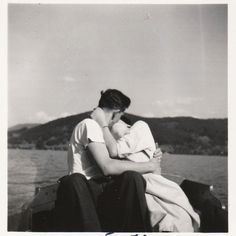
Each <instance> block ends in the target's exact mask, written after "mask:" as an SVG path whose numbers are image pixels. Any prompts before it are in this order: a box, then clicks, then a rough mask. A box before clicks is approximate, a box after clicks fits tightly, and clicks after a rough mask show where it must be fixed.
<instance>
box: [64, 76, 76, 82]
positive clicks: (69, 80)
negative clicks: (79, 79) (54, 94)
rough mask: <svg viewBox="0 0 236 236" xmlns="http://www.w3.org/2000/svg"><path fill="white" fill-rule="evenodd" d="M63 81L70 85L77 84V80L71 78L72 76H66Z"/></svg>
mask: <svg viewBox="0 0 236 236" xmlns="http://www.w3.org/2000/svg"><path fill="white" fill-rule="evenodd" d="M63 80H64V81H65V82H69V83H74V82H76V79H75V78H74V77H71V76H65V77H63Z"/></svg>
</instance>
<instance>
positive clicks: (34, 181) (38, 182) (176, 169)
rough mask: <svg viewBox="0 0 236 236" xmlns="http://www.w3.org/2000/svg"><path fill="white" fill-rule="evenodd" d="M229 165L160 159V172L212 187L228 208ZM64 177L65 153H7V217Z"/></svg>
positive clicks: (194, 158)
mask: <svg viewBox="0 0 236 236" xmlns="http://www.w3.org/2000/svg"><path fill="white" fill-rule="evenodd" d="M227 167H228V164H227V157H225V156H200V155H199V156H198V155H169V154H166V155H163V159H162V171H163V172H164V173H169V174H171V175H177V176H181V177H183V178H186V179H190V180H194V181H198V182H202V183H206V184H209V185H213V186H214V194H215V195H216V196H217V197H218V198H219V199H220V200H221V201H222V203H223V204H224V205H225V206H226V207H227V206H228V169H227ZM66 173H67V160H66V152H65V151H50V150H17V149H10V150H8V214H9V215H11V214H13V213H16V212H18V211H20V210H21V207H22V205H23V204H24V203H26V202H27V201H30V200H31V199H32V197H33V196H34V191H35V188H36V187H40V186H45V185H48V184H51V183H54V182H55V181H57V179H58V178H60V177H62V176H63V175H65V174H66Z"/></svg>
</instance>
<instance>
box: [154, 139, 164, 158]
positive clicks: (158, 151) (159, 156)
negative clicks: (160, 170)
mask: <svg viewBox="0 0 236 236" xmlns="http://www.w3.org/2000/svg"><path fill="white" fill-rule="evenodd" d="M153 158H158V159H159V160H161V159H162V151H161V149H160V148H159V145H158V143H156V151H155V152H154V153H153Z"/></svg>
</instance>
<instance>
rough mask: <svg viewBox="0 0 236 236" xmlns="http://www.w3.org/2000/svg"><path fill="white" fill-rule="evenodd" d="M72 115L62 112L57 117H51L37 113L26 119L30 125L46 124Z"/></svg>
mask: <svg viewBox="0 0 236 236" xmlns="http://www.w3.org/2000/svg"><path fill="white" fill-rule="evenodd" d="M70 115H72V113H69V112H64V113H61V114H59V115H58V116H53V115H49V114H47V113H46V112H45V111H38V112H36V113H35V115H34V116H32V117H30V118H29V119H28V122H30V123H46V122H49V121H52V120H55V119H59V118H63V117H67V116H70Z"/></svg>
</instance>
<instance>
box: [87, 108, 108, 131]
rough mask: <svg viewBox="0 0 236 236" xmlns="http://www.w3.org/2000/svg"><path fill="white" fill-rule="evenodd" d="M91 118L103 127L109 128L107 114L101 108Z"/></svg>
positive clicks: (94, 111) (95, 110)
mask: <svg viewBox="0 0 236 236" xmlns="http://www.w3.org/2000/svg"><path fill="white" fill-rule="evenodd" d="M90 117H91V118H92V119H93V120H95V121H96V122H97V123H98V124H99V125H100V126H101V127H104V126H108V124H107V121H106V117H105V113H104V111H103V110H102V108H100V107H96V108H95V109H94V110H93V112H92V113H91V115H90Z"/></svg>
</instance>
